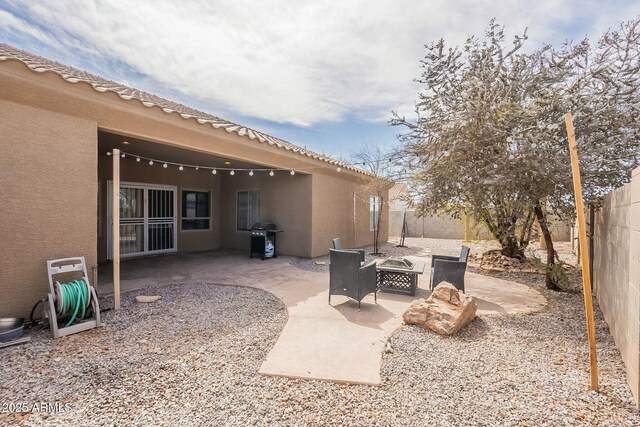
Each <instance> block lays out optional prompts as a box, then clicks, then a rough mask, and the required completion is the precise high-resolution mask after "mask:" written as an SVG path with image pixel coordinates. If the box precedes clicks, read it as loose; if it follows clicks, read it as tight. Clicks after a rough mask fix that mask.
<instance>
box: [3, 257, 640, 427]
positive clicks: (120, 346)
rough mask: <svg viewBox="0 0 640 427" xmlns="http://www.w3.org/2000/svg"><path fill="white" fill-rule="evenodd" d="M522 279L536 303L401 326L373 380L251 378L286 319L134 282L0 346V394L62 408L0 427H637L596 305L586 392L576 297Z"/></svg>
mask: <svg viewBox="0 0 640 427" xmlns="http://www.w3.org/2000/svg"><path fill="white" fill-rule="evenodd" d="M458 248H459V246H458ZM440 249H442V248H440ZM526 277H528V278H529V284H530V285H532V286H533V287H535V288H536V289H538V290H539V291H540V292H542V293H543V294H544V295H545V297H547V298H548V300H549V305H548V307H547V309H546V310H545V311H543V312H540V313H535V314H530V315H514V316H483V317H481V318H478V319H476V320H475V321H474V322H473V323H472V324H471V325H469V326H468V327H467V328H465V329H464V330H463V331H461V332H460V333H459V334H458V335H456V336H454V337H451V338H445V337H440V336H438V335H436V334H434V333H431V332H429V331H425V330H422V329H420V328H418V327H415V326H405V327H403V328H401V329H400V330H399V331H398V332H397V333H396V334H395V335H394V336H393V337H392V338H391V340H390V346H389V349H388V351H386V352H385V354H384V355H383V364H382V379H383V382H384V385H383V386H380V387H369V386H349V385H340V384H334V383H328V382H319V381H304V380H292V379H286V378H276V377H266V376H262V375H259V374H258V373H257V371H258V369H259V367H260V364H261V362H262V361H263V360H264V358H265V357H266V355H267V353H268V352H269V350H270V349H271V347H272V346H273V344H274V343H275V341H276V339H277V336H278V333H279V332H280V330H281V329H282V328H283V326H284V324H285V322H286V319H287V315H286V310H285V308H284V306H283V305H282V304H281V303H280V302H279V301H278V300H277V299H276V298H275V297H273V296H271V295H270V294H267V293H265V292H262V291H260V290H255V289H249V288H237V287H225V286H218V285H211V284H184V285H177V286H167V287H162V288H154V289H153V290H152V291H146V293H147V294H160V295H162V296H163V300H161V302H158V303H155V304H150V305H141V304H135V303H131V302H130V301H131V300H132V299H133V297H134V296H135V295H138V294H141V293H145V292H144V291H134V292H129V293H126V294H125V296H124V298H123V309H122V310H121V311H120V312H118V313H115V312H107V313H105V316H104V317H105V321H106V323H107V326H105V327H104V328H100V329H99V330H92V331H89V332H85V333H82V334H78V335H74V336H70V337H67V338H64V339H61V340H56V341H54V340H52V339H51V338H50V335H49V333H48V331H42V330H41V331H35V333H34V334H33V335H34V337H33V340H32V342H31V343H30V344H26V345H22V346H16V347H10V348H8V349H4V350H0V357H1V358H2V368H1V369H2V379H3V383H2V385H1V386H0V403H3V402H4V403H8V402H28V403H29V404H31V405H33V403H34V402H51V403H53V402H61V403H62V404H65V403H68V404H69V405H70V408H69V410H68V411H67V412H64V413H55V414H49V415H48V417H47V418H46V419H45V418H44V416H45V415H44V414H41V413H32V414H27V415H18V414H0V425H26V426H31V425H54V426H55V425H60V426H76V425H77V426H102V425H140V426H142V425H154V426H155V425H169V426H171V425H181V426H183V427H187V426H192V425H193V426H197V425H203V426H205V425H206V426H208V425H238V426H246V425H411V426H418V425H435V426H460V425H483V426H494V425H506V426H510V425H513V426H516V425H518V426H527V425H531V426H533V425H535V426H540V425H542V426H557V425H598V426H600V425H610V426H638V425H640V413H639V412H638V410H637V409H635V406H634V405H633V403H632V402H633V401H632V396H631V393H630V391H629V389H628V387H627V385H626V382H625V372H624V366H623V364H622V361H621V358H620V353H619V352H618V350H617V349H616V347H615V345H614V343H613V340H612V338H611V336H610V335H609V332H608V330H607V326H606V324H605V323H604V321H603V319H602V316H601V314H600V312H599V310H596V325H597V336H598V357H599V367H600V384H601V392H600V393H595V392H591V391H589V389H588V379H589V375H588V371H587V366H588V348H587V345H586V336H585V335H586V333H585V327H584V314H583V304H582V300H581V296H580V294H579V293H578V292H569V293H551V292H549V291H546V290H545V289H544V287H543V286H542V284H541V280H542V277H541V276H540V275H535V274H529V275H527V276H526ZM574 282H575V278H574ZM572 286H577V285H576V284H575V283H573V284H572ZM109 304H110V301H105V302H104V304H103V305H105V306H108V305H109Z"/></svg>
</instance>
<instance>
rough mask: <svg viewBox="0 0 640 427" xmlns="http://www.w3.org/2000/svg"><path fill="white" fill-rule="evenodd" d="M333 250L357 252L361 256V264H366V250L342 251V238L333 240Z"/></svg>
mask: <svg viewBox="0 0 640 427" xmlns="http://www.w3.org/2000/svg"><path fill="white" fill-rule="evenodd" d="M332 243H333V249H337V250H339V251H342V250H347V251H356V252H358V253H359V254H360V262H364V259H365V250H364V249H342V242H340V238H339V237H338V238H336V239H333V240H332Z"/></svg>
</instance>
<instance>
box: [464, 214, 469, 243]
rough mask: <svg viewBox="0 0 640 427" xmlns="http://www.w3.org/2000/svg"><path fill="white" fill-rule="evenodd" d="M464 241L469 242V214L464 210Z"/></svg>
mask: <svg viewBox="0 0 640 427" xmlns="http://www.w3.org/2000/svg"><path fill="white" fill-rule="evenodd" d="M464 241H465V242H470V241H471V223H470V222H469V213H468V212H467V210H466V209H465V211H464Z"/></svg>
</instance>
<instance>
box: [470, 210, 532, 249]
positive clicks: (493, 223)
mask: <svg viewBox="0 0 640 427" xmlns="http://www.w3.org/2000/svg"><path fill="white" fill-rule="evenodd" d="M479 218H480V221H482V222H483V223H484V224H485V225H486V226H487V228H488V229H489V231H490V232H491V234H492V235H493V237H495V239H496V240H497V241H498V242H499V243H500V246H501V248H502V255H504V256H507V257H509V258H518V259H524V258H525V256H524V250H525V248H526V246H522V245H521V244H520V242H519V241H518V237H517V236H516V222H517V219H516V218H512V217H507V216H499V217H498V218H496V219H495V220H494V219H493V218H492V217H491V215H490V214H489V213H487V212H484V213H481V214H480V215H479ZM527 243H528V242H527Z"/></svg>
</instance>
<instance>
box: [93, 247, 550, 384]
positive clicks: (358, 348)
mask: <svg viewBox="0 0 640 427" xmlns="http://www.w3.org/2000/svg"><path fill="white" fill-rule="evenodd" d="M410 258H412V259H415V260H421V261H424V262H426V263H427V265H429V264H428V263H430V258H428V257H423V256H413V257H410ZM295 260H296V258H294V257H289V256H279V257H278V258H277V259H272V260H268V261H261V260H259V259H249V257H248V254H246V253H244V252H241V251H237V250H212V251H202V252H195V253H189V254H173V255H166V256H161V257H147V258H138V259H130V260H126V261H123V262H122V263H121V266H122V269H121V289H122V291H123V297H122V298H123V300H125V301H126V300H127V298H130V299H133V298H134V297H133V296H128V294H127V293H126V291H130V290H138V289H147V292H149V293H153V290H152V289H150V288H153V287H155V286H163V285H169V284H184V285H188V284H194V283H211V284H217V285H235V286H246V287H253V288H259V289H262V290H265V291H267V292H270V293H271V294H273V295H275V296H276V297H277V298H279V299H280V300H281V301H282V302H283V303H284V305H285V306H286V308H287V311H288V320H287V323H286V325H285V327H284V329H283V330H282V332H281V334H280V336H279V338H278V340H277V342H276V344H275V346H274V347H273V348H272V349H271V351H270V352H269V354H268V356H267V358H266V359H265V360H264V361H263V363H262V366H261V368H260V371H259V372H260V373H262V374H266V375H276V376H284V377H289V378H304V379H318V380H328V381H334V382H342V383H349V384H369V385H380V384H381V377H380V364H381V361H382V353H383V351H384V349H385V345H386V342H387V339H388V338H389V337H390V336H391V335H392V334H393V333H394V332H395V331H396V330H397V329H398V328H399V327H400V325H401V324H402V314H403V313H404V311H405V310H406V309H407V308H408V306H409V305H410V304H411V302H412V301H414V300H415V299H417V298H426V297H428V296H429V294H430V291H429V290H428V288H429V273H428V269H427V271H425V274H424V275H422V276H420V278H419V283H418V290H417V292H416V295H415V297H411V296H406V295H398V294H391V293H386V292H378V303H377V304H374V301H373V300H374V298H373V295H369V296H367V297H366V298H365V299H364V300H363V304H362V310H361V311H360V312H359V311H358V309H357V303H356V302H354V301H352V300H349V299H348V298H346V297H341V296H334V297H333V299H332V305H329V304H328V303H327V299H328V285H329V275H328V273H327V272H314V271H306V270H302V269H300V268H298V267H295V266H294V265H295V262H294V261H295ZM99 278H100V281H99V286H98V292H99V294H101V295H108V294H110V293H112V292H113V283H112V280H111V268H110V265H109V264H106V265H104V267H103V268H102V269H101V271H100V274H99ZM466 286H467V293H468V294H469V295H471V296H473V297H474V298H475V299H476V301H477V303H478V315H480V316H487V315H509V314H521V313H530V312H536V311H539V310H542V309H543V308H544V307H545V306H546V299H545V298H544V297H543V296H542V295H541V294H540V293H539V292H537V291H535V290H533V289H531V288H530V287H528V286H525V285H522V284H518V283H514V282H508V281H505V280H500V279H497V278H492V277H487V276H482V275H478V274H473V273H467V278H466ZM161 303H162V302H161Z"/></svg>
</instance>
